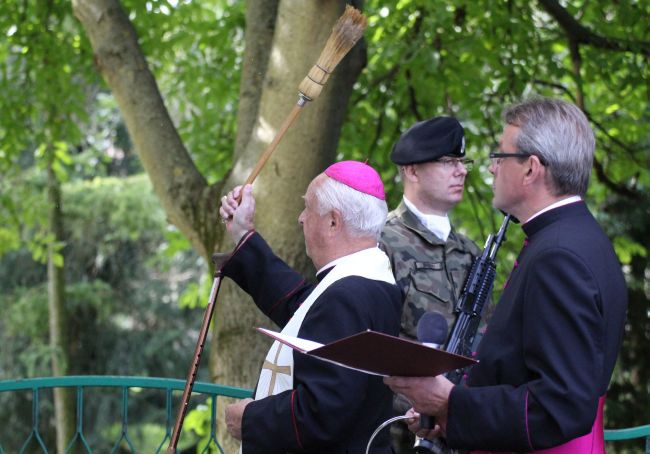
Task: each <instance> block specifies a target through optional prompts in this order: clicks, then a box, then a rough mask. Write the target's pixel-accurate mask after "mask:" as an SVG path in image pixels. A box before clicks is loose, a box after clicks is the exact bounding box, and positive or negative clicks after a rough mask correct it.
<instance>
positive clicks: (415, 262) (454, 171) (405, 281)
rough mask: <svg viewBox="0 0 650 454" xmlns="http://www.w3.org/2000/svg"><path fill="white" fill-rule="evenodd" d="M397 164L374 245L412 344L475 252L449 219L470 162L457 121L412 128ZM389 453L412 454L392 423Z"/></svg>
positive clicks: (447, 303) (407, 437) (449, 312)
mask: <svg viewBox="0 0 650 454" xmlns="http://www.w3.org/2000/svg"><path fill="white" fill-rule="evenodd" d="M390 158H391V161H393V162H394V163H395V164H397V165H398V166H399V173H400V176H401V178H402V182H403V184H404V196H403V200H402V202H401V203H400V204H399V206H398V207H397V208H396V209H395V210H393V211H392V212H391V213H389V215H388V220H387V222H386V227H385V228H384V231H383V233H382V237H381V243H380V247H381V248H382V249H383V250H384V251H385V252H386V254H387V255H388V257H389V258H390V262H391V266H392V268H393V273H394V274H395V280H396V281H397V285H398V287H399V288H400V290H401V291H402V297H403V298H404V307H403V311H402V321H401V331H400V335H401V336H402V337H405V338H408V339H415V338H416V326H417V323H418V320H419V319H420V317H421V316H422V314H424V313H425V312H438V313H440V314H442V315H443V316H444V317H445V319H446V320H447V323H448V331H447V335H449V332H450V331H451V328H452V326H453V322H454V320H455V314H454V306H455V303H456V300H457V298H458V297H459V295H460V293H461V291H462V286H463V284H464V282H465V279H466V277H467V274H469V271H470V268H471V266H472V263H473V261H474V258H475V257H476V256H477V255H478V254H479V253H480V250H479V248H478V247H477V246H476V244H474V243H473V242H472V241H470V240H469V239H467V238H466V237H465V236H463V235H461V234H459V233H458V232H456V231H455V230H454V229H453V227H452V226H451V223H450V222H449V217H448V215H447V214H448V213H449V211H450V210H451V209H452V208H453V207H455V206H456V205H457V204H458V203H459V202H460V201H461V200H462V198H463V189H464V183H465V176H466V175H467V172H468V171H469V170H470V168H471V165H472V161H471V160H469V159H466V158H465V137H464V131H463V127H462V126H461V125H460V123H459V122H458V121H457V120H456V119H454V118H450V117H435V118H432V119H430V120H426V121H422V122H419V123H416V124H415V125H413V126H411V127H410V128H409V129H408V130H407V131H406V132H405V133H404V134H402V136H401V137H400V138H399V140H398V141H397V143H396V144H395V146H394V147H393V151H392V153H391V155H390ZM410 407H411V405H410V404H409V403H408V402H407V401H406V399H404V398H403V397H401V396H395V399H394V409H395V411H396V413H397V414H400V415H402V414H404V413H405V412H406V410H408V409H409V408H410ZM391 432H392V435H393V448H394V449H395V451H396V452H397V453H398V454H403V453H409V452H413V444H414V436H413V434H412V433H411V432H409V431H408V430H407V428H406V426H405V425H403V424H393V426H392V427H391Z"/></svg>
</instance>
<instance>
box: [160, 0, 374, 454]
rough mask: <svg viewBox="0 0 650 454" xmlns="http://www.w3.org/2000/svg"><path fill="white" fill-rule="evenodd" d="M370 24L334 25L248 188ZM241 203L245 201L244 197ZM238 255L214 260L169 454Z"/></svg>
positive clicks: (356, 16)
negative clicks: (228, 269) (224, 280)
mask: <svg viewBox="0 0 650 454" xmlns="http://www.w3.org/2000/svg"><path fill="white" fill-rule="evenodd" d="M367 24H368V22H367V20H366V18H365V16H364V15H363V14H361V12H360V11H359V10H357V9H355V8H353V7H352V6H350V5H346V7H345V12H344V13H343V15H342V16H341V17H340V18H339V19H338V20H337V21H336V24H334V27H333V28H332V33H331V34H330V36H329V38H328V40H327V43H326V44H325V48H324V49H323V50H322V52H321V54H320V56H319V57H318V61H317V62H316V64H315V65H314V66H313V67H312V68H311V69H310V70H309V73H308V74H307V76H306V77H305V78H304V79H303V80H302V82H300V85H299V86H298V102H297V103H296V105H295V106H294V107H293V109H292V110H291V112H289V115H288V116H287V118H286V119H285V120H284V122H283V123H282V126H281V127H280V129H279V130H278V132H277V134H276V135H275V137H274V138H273V141H272V142H271V143H270V144H269V145H268V147H266V149H265V150H264V152H263V153H262V155H261V156H260V158H259V160H258V161H257V164H256V165H255V167H254V168H253V170H252V171H251V173H250V175H249V176H248V178H247V179H246V183H245V184H252V183H253V181H255V178H257V175H258V174H259V173H260V171H261V170H262V168H263V167H264V164H266V162H267V161H268V160H269V158H270V157H271V154H272V153H273V151H275V149H276V147H277V146H278V144H279V143H280V140H282V137H283V136H284V134H285V133H286V132H287V130H288V129H289V127H290V126H291V125H292V124H293V122H294V121H295V120H296V118H297V117H298V115H299V114H300V112H301V111H302V108H303V107H304V106H305V105H306V104H307V101H313V100H314V99H316V98H318V96H319V95H320V93H321V91H322V90H323V86H324V85H325V83H326V82H327V79H328V78H329V76H330V74H332V72H333V71H334V68H335V67H336V65H338V64H339V62H340V61H341V60H342V59H343V57H345V55H346V54H347V53H348V52H349V51H350V49H352V47H353V46H354V45H355V44H356V42H357V41H358V40H359V38H361V36H362V35H363V30H364V29H365V28H366V26H367ZM239 201H241V194H240V198H239ZM249 235H250V234H249ZM244 242H245V240H244V241H240V243H239V244H240V245H241V244H243V243H244ZM236 252H237V248H236V249H235V250H234V251H233V252H232V253H231V254H229V255H227V256H226V258H225V260H224V259H222V260H220V263H217V261H218V260H219V259H218V258H216V257H213V262H214V263H215V268H216V271H215V275H214V281H213V284H212V290H211V291H210V298H209V300H208V306H207V308H206V310H205V314H204V316H203V322H202V324H201V330H200V332H199V339H198V340H197V343H196V348H195V350H194V357H193V358H192V362H191V364H190V369H189V372H188V374H187V381H186V383H185V389H184V390H183V397H182V398H181V405H180V408H179V409H178V414H177V416H176V422H175V424H174V431H173V433H172V436H171V438H170V441H169V446H168V447H167V454H176V445H177V444H178V439H179V438H180V434H181V430H182V429H183V420H184V419H185V414H186V413H187V409H188V405H189V400H190V395H191V394H192V388H193V387H194V382H195V381H196V374H197V372H198V369H199V363H200V362H201V355H202V353H203V347H204V345H205V340H206V338H207V335H208V330H209V327H210V321H211V319H212V314H213V313H214V307H215V303H216V300H217V295H218V294H219V288H220V287H221V277H222V274H221V270H222V269H223V267H224V266H225V264H226V263H227V262H228V259H229V258H230V257H232V256H233V255H234V254H235V253H236ZM215 255H217V254H215ZM222 256H223V255H222Z"/></svg>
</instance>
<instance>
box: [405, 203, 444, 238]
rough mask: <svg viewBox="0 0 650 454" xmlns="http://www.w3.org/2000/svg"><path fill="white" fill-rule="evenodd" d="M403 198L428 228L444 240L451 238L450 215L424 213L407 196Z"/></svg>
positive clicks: (407, 206)
mask: <svg viewBox="0 0 650 454" xmlns="http://www.w3.org/2000/svg"><path fill="white" fill-rule="evenodd" d="M403 200H404V205H406V208H408V209H409V210H410V211H411V212H412V213H413V214H414V215H415V217H416V218H418V220H419V221H420V222H421V223H422V225H424V226H425V227H426V228H427V230H429V231H430V232H431V233H433V234H434V235H435V236H437V237H438V238H440V239H441V240H442V241H447V238H449V233H450V232H451V223H450V222H449V217H448V216H447V215H445V216H439V215H437V214H425V213H422V212H421V211H420V210H418V209H417V208H416V207H415V205H413V204H412V203H411V202H410V201H409V200H408V199H407V198H406V196H404V197H403Z"/></svg>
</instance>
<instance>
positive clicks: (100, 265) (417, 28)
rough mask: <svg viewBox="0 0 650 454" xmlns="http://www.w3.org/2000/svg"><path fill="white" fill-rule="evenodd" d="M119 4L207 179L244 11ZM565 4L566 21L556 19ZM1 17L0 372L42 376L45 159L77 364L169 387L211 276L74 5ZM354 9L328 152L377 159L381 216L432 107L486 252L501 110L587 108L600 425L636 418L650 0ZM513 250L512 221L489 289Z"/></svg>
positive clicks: (644, 373)
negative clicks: (403, 138)
mask: <svg viewBox="0 0 650 454" xmlns="http://www.w3.org/2000/svg"><path fill="white" fill-rule="evenodd" d="M122 3H123V6H124V8H125V10H126V11H127V12H128V14H129V18H130V20H131V21H132V23H133V25H134V26H135V28H136V31H137V33H138V37H139V42H140V45H141V47H142V51H143V52H144V54H145V55H146V58H147V62H148V64H149V66H150V68H151V70H152V71H153V73H154V75H155V77H156V80H157V83H158V85H159V88H160V91H161V93H162V94H163V97H164V99H165V103H166V105H167V108H168V109H169V111H170V113H171V115H172V118H173V120H174V123H175V125H176V127H177V129H178V132H179V133H180V135H181V138H182V140H183V142H184V144H185V146H186V147H187V149H188V150H189V152H190V154H191V156H192V158H193V160H194V161H195V163H196V164H197V166H198V168H199V170H200V171H201V173H202V174H203V175H204V176H205V177H206V179H207V180H208V181H209V182H216V181H219V180H220V179H221V178H223V177H224V176H225V175H227V173H228V172H229V170H230V167H231V162H232V150H233V149H234V145H235V144H234V141H235V139H234V138H235V133H236V128H237V124H236V113H237V108H238V96H239V81H240V71H241V66H242V63H243V59H244V58H245V54H244V32H245V25H246V24H245V7H246V4H245V2H240V1H235V0H204V1H201V2H197V1H194V2H192V1H168V0H156V1H153V0H150V1H137V0H124V1H123V2H122ZM558 5H559V6H560V7H561V8H563V10H564V11H566V12H567V13H568V14H569V15H570V17H572V18H574V22H569V23H567V22H565V21H564V22H563V21H562V20H560V19H561V16H558V15H555V14H554V13H553V11H556V9H554V8H555V7H556V6H558ZM0 9H1V14H0V34H2V36H3V37H5V40H4V41H3V42H2V43H1V44H0V63H1V67H0V89H1V90H2V96H1V97H0V112H1V114H0V310H2V312H3V314H4V315H5V316H4V317H2V319H0V342H1V343H2V345H3V348H2V352H1V353H0V378H2V379H11V378H19V377H31V376H46V375H48V374H49V359H48V358H49V355H50V353H51V352H50V351H49V350H48V348H49V347H48V338H47V329H48V323H47V317H48V313H47V303H46V301H45V292H44V286H45V285H46V273H45V266H44V261H45V260H46V251H47V248H48V245H50V244H51V243H52V241H53V238H52V236H51V234H50V232H49V230H48V226H47V212H46V208H47V199H46V195H45V191H46V178H45V168H46V165H45V163H46V162H47V160H48V159H52V160H53V162H54V168H55V171H56V174H57V177H58V179H59V180H60V182H61V184H62V185H63V189H64V191H63V197H64V203H63V210H64V212H63V214H64V219H65V241H63V242H60V243H57V251H58V254H59V255H58V257H59V260H60V261H61V263H65V270H66V271H65V272H66V281H67V283H68V288H67V293H66V296H67V303H66V304H67V310H68V313H69V315H70V317H71V325H70V331H71V332H72V333H74V334H75V335H74V340H75V342H73V343H72V345H71V354H72V356H71V366H72V368H71V372H74V373H92V374H128V375H138V374H143V375H152V376H157V375H159V376H169V377H181V376H183V375H184V371H181V370H179V369H178V366H177V365H178V364H179V363H180V364H185V362H186V360H185V359H186V358H188V357H189V355H190V352H191V346H192V344H193V342H194V339H195V337H193V336H192V334H193V333H194V331H195V330H196V329H197V328H198V320H199V317H200V312H201V310H200V308H198V306H200V305H201V304H203V302H204V301H205V299H206V298H205V288H206V281H207V280H208V279H206V273H205V268H206V267H205V265H204V264H203V263H201V260H200V259H199V258H198V257H197V255H196V254H195V253H193V252H192V251H191V248H190V246H189V242H188V241H187V240H186V239H184V238H183V237H182V236H181V235H180V234H179V233H178V231H176V229H175V228H174V227H173V226H170V225H168V224H167V223H166V220H165V217H164V213H163V211H162V209H161V207H160V205H159V204H158V201H157V200H156V199H155V197H154V196H153V194H152V192H151V189H150V187H149V184H148V182H147V180H146V179H145V178H144V177H143V174H142V167H141V165H140V163H139V161H138V158H137V156H136V155H135V153H134V151H133V150H132V146H131V144H130V140H129V137H128V133H127V132H126V129H125V127H124V124H123V121H122V119H121V117H120V114H119V112H118V110H117V108H116V104H115V101H114V99H113V98H112V96H111V93H110V92H109V91H108V90H107V88H106V86H105V85H104V83H103V82H102V81H101V80H100V78H99V77H98V75H97V72H96V71H95V68H94V67H93V57H92V50H91V48H90V45H89V43H88V39H87V37H86V36H85V34H84V33H83V30H82V29H81V27H80V25H79V24H78V22H77V21H76V19H75V18H74V16H73V15H72V12H71V9H70V5H69V3H68V2H66V1H62V0H50V1H47V2H45V1H35V0H29V1H14V0H11V1H7V2H4V3H3V5H2V6H1V7H0ZM364 10H365V13H366V14H367V16H368V18H369V23H370V26H369V29H368V31H367V32H366V35H365V37H366V41H365V45H366V46H367V53H368V61H367V65H366V68H365V70H364V71H363V73H362V75H361V77H360V78H359V79H358V80H357V82H356V84H355V89H354V93H353V97H352V100H351V102H350V104H349V109H348V113H347V120H346V121H345V123H344V127H343V132H342V136H341V139H340V143H339V155H338V158H341V159H343V158H345V159H369V160H370V162H371V163H372V164H373V165H375V166H377V167H378V168H379V169H380V170H381V173H382V176H383V178H384V181H385V183H386V186H387V190H388V195H389V202H390V206H395V205H396V204H397V202H398V200H399V197H400V186H399V182H398V181H397V179H396V172H395V168H394V167H393V166H392V164H391V163H390V162H389V159H388V153H389V151H390V149H391V147H392V144H393V143H394V142H395V140H396V139H397V137H398V136H399V134H400V133H401V132H402V131H403V130H404V129H406V128H407V127H408V126H410V125H411V124H412V123H413V122H415V121H419V120H422V119H425V118H428V117H431V116H434V115H454V116H457V117H458V118H459V120H460V121H461V122H462V123H463V125H464V126H465V130H466V134H467V143H468V147H469V148H468V154H469V155H471V156H472V157H473V158H474V159H476V160H477V161H478V164H479V165H478V166H476V168H475V170H473V171H472V173H471V174H470V176H469V178H468V182H467V191H466V197H465V200H464V202H463V203H462V204H461V205H459V206H458V207H457V209H456V210H454V212H453V214H452V216H453V220H454V222H455V224H456V225H457V226H458V227H459V228H460V229H461V230H462V231H464V232H465V233H467V234H468V235H469V236H470V237H472V238H475V239H476V241H477V243H479V244H481V243H482V242H483V240H484V239H485V238H486V237H487V235H488V233H490V232H492V231H495V230H496V228H498V225H499V223H500V215H499V214H498V213H495V212H494V210H492V208H491V206H490V198H491V189H490V186H491V176H490V174H489V173H488V172H487V165H488V161H487V159H486V157H487V154H488V152H489V151H490V150H492V149H494V148H495V147H496V145H497V142H498V135H499V132H500V127H501V126H500V125H501V121H500V112H501V111H502V109H503V107H504V106H505V105H507V104H509V103H511V102H514V101H516V100H518V99H521V98H522V97H526V96H530V95H534V94H541V95H547V96H558V97H563V98H565V99H568V100H571V101H573V102H576V103H578V104H579V105H581V106H582V107H583V109H584V110H585V112H586V114H587V115H588V117H589V118H590V120H591V122H592V125H593V127H594V130H595V131H596V134H597V151H596V163H595V166H594V173H593V178H592V184H591V187H590V190H589V194H588V203H589V205H590V207H591V209H592V211H593V212H594V213H595V215H596V216H597V218H598V219H599V220H600V221H601V223H602V225H603V226H604V228H605V230H606V232H607V233H608V234H609V235H610V237H611V238H612V240H613V242H614V245H615V247H616V250H617V253H618V255H619V258H620V259H621V262H622V264H623V269H624V271H625V274H626V278H627V281H628V285H629V291H630V293H629V295H630V306H629V317H628V324H627V326H626V338H625V341H624V348H623V350H622V352H621V356H620V359H619V363H618V366H617V370H616V372H615V376H614V379H613V381H612V385H611V389H610V392H609V397H608V405H607V408H606V413H607V414H606V416H607V419H606V421H607V426H608V427H626V426H632V425H640V424H647V423H648V422H649V421H650V414H649V410H648V409H649V408H650V379H649V377H648V374H649V373H650V365H649V364H648V362H649V361H650V347H649V345H650V344H649V342H648V341H649V340H650V307H649V305H648V294H649V292H650V289H649V288H648V278H647V276H648V274H649V271H648V269H649V268H648V254H647V251H648V247H650V245H649V240H648V238H650V232H649V225H648V221H647V220H648V216H649V215H650V203H649V200H648V190H647V185H648V178H649V175H648V171H647V169H648V167H649V164H650V163H649V161H650V130H649V128H648V124H649V123H648V120H649V116H650V111H649V107H648V106H649V103H648V101H649V99H650V77H649V75H650V74H649V72H650V69H649V65H648V55H649V53H650V52H649V46H648V42H649V41H650V36H649V35H650V2H647V1H645V0H644V1H634V0H630V1H615V2H611V1H604V0H602V1H594V0H592V1H563V2H561V3H557V2H553V1H539V2H527V1H523V0H499V1H495V0H475V1H471V2H467V1H461V0H453V1H446V2H431V1H424V0H396V1H395V2H379V1H377V0H368V1H366V2H365V5H364ZM252 89H254V87H252ZM292 101H293V100H288V101H287V103H288V104H289V103H291V102H292ZM297 190H298V191H299V192H300V191H302V189H299V188H298V189H297ZM520 240H521V233H520V232H519V231H518V229H516V228H511V229H510V233H509V241H508V243H507V244H506V246H505V247H504V249H503V252H502V253H500V256H499V270H500V273H499V275H500V279H501V280H502V279H503V277H504V276H505V275H506V274H507V270H508V269H509V268H510V266H511V264H512V261H513V259H514V255H515V254H516V252H517V250H518V246H517V245H518V244H520ZM499 284H500V283H499V282H498V283H497V285H496V288H499V287H500V285H499ZM192 308H196V309H192ZM154 333H155V335H154ZM136 347H137V348H136ZM16 405H17V404H16ZM18 407H19V405H17V406H16V408H18ZM23 413H24V410H23ZM1 418H2V422H1V423H2V424H3V427H6V428H8V427H11V426H9V425H8V424H9V422H8V421H4V418H5V416H2V417H1ZM3 432H5V431H4V430H3ZM7 433H9V432H7Z"/></svg>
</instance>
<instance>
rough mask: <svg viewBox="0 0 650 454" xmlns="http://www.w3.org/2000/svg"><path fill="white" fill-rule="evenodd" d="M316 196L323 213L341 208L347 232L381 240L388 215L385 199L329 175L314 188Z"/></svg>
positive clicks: (319, 209)
mask: <svg viewBox="0 0 650 454" xmlns="http://www.w3.org/2000/svg"><path fill="white" fill-rule="evenodd" d="M314 195H315V197H316V200H317V201H318V208H317V209H318V212H319V214H320V215H324V214H325V213H328V212H330V211H332V210H338V211H339V212H340V213H341V216H342V217H343V226H344V228H345V230H346V232H347V233H348V234H350V235H351V236H353V237H372V238H375V239H377V240H379V237H380V236H381V232H382V230H383V229H384V224H386V216H387V215H388V206H387V205H386V202H385V201H384V200H381V199H378V198H377V197H374V196H371V195H370V194H365V193H363V192H359V191H357V190H356V189H352V188H351V187H349V186H346V185H345V184H343V183H341V182H339V181H336V180H334V179H333V178H330V177H326V178H324V180H323V183H322V184H321V185H319V186H318V187H316V188H315V190H314Z"/></svg>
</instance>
